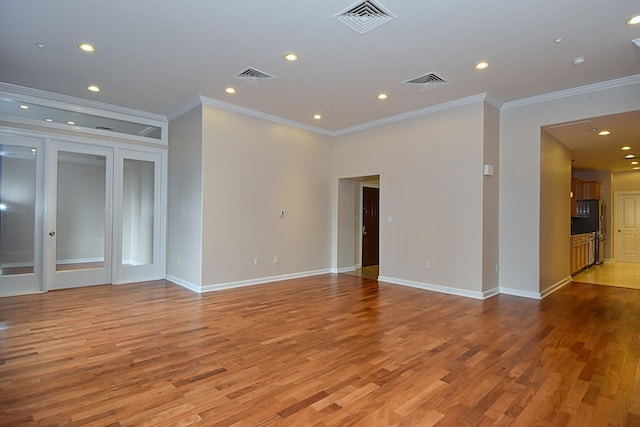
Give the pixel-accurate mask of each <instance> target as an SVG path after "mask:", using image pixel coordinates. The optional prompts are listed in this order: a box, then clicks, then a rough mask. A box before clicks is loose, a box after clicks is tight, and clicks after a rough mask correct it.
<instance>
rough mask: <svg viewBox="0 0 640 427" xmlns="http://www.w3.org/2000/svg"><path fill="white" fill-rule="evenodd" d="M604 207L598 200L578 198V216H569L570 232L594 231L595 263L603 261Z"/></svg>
mask: <svg viewBox="0 0 640 427" xmlns="http://www.w3.org/2000/svg"><path fill="white" fill-rule="evenodd" d="M605 207H606V206H605V204H604V203H602V202H601V201H600V200H579V201H578V202H577V206H576V210H577V212H578V216H574V217H571V234H582V233H595V245H594V246H595V249H594V250H595V253H594V260H595V263H596V264H602V262H603V261H604V240H605V227H604V226H605Z"/></svg>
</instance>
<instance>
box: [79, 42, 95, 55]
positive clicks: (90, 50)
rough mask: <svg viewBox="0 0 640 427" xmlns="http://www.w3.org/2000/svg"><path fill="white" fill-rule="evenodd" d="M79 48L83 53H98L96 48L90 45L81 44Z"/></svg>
mask: <svg viewBox="0 0 640 427" xmlns="http://www.w3.org/2000/svg"><path fill="white" fill-rule="evenodd" d="M78 48H80V50H82V51H83V52H87V53H93V52H95V51H96V48H95V47H93V45H91V44H89V43H80V44H79V45H78Z"/></svg>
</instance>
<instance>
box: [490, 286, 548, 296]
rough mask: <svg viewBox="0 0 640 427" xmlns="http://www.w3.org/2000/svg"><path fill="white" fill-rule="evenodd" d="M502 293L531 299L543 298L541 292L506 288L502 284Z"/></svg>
mask: <svg viewBox="0 0 640 427" xmlns="http://www.w3.org/2000/svg"><path fill="white" fill-rule="evenodd" d="M500 293H501V294H505V295H512V296H514V297H522V298H530V299H542V295H541V294H540V292H531V291H523V290H521V289H513V288H505V287H502V286H500Z"/></svg>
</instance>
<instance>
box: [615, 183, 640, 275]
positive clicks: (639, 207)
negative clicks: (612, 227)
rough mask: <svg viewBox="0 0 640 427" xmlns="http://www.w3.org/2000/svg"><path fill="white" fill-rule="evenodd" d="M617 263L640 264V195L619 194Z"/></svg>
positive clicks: (617, 203)
mask: <svg viewBox="0 0 640 427" xmlns="http://www.w3.org/2000/svg"><path fill="white" fill-rule="evenodd" d="M616 206H617V209H618V212H617V215H616V217H617V227H616V237H615V238H616V252H615V259H616V261H624V262H640V246H639V245H638V243H639V242H640V240H639V239H640V227H639V225H640V194H619V195H618V196H617V200H616Z"/></svg>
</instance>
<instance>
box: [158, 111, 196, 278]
mask: <svg viewBox="0 0 640 427" xmlns="http://www.w3.org/2000/svg"><path fill="white" fill-rule="evenodd" d="M168 188H169V191H168V193H169V194H168V223H167V229H168V230H167V277H168V278H169V279H171V280H174V281H177V282H178V283H180V284H182V285H184V286H187V287H194V288H197V287H199V286H200V285H201V284H202V108H201V107H200V106H198V107H196V108H193V109H192V110H190V111H188V112H187V113H185V114H183V115H182V116H180V117H178V118H176V119H175V120H172V121H171V123H170V124H169V180H168ZM178 260H179V261H178Z"/></svg>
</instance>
